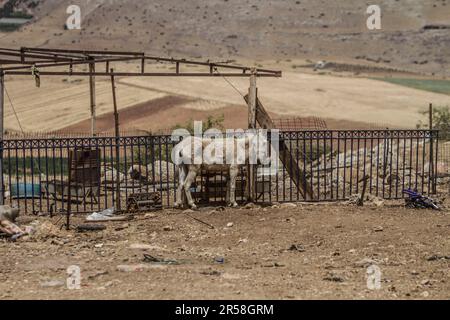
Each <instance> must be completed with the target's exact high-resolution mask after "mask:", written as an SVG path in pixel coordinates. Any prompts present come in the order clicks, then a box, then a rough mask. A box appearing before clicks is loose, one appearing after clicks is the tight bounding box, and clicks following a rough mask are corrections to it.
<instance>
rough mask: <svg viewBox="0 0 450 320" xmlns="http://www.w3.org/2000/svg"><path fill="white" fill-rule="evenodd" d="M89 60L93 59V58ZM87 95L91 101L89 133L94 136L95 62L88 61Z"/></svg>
mask: <svg viewBox="0 0 450 320" xmlns="http://www.w3.org/2000/svg"><path fill="white" fill-rule="evenodd" d="M90 60H92V61H94V59H93V58H90ZM89 73H90V75H89V97H90V103H91V135H92V136H93V137H95V135H96V124H95V122H96V101H95V76H94V75H93V73H95V62H91V63H89Z"/></svg>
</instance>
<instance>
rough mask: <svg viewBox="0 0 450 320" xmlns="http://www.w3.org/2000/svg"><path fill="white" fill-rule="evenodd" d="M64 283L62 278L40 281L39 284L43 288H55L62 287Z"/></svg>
mask: <svg viewBox="0 0 450 320" xmlns="http://www.w3.org/2000/svg"><path fill="white" fill-rule="evenodd" d="M65 284H66V283H65V282H64V281H62V280H50V281H45V282H41V283H40V285H41V287H43V288H56V287H63V286H64V285H65Z"/></svg>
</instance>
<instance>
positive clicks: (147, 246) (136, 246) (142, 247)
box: [129, 243, 168, 251]
mask: <svg viewBox="0 0 450 320" xmlns="http://www.w3.org/2000/svg"><path fill="white" fill-rule="evenodd" d="M129 248H130V249H131V250H143V251H145V250H153V251H168V250H167V249H164V248H162V247H160V246H156V245H151V244H145V243H134V244H132V245H130V247H129Z"/></svg>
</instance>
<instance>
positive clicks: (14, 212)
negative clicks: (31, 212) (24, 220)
mask: <svg viewBox="0 0 450 320" xmlns="http://www.w3.org/2000/svg"><path fill="white" fill-rule="evenodd" d="M19 213H20V210H19V209H18V208H13V207H10V206H0V220H4V219H6V220H8V221H10V222H16V219H17V218H18V217H19Z"/></svg>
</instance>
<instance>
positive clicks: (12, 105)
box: [3, 85, 42, 174]
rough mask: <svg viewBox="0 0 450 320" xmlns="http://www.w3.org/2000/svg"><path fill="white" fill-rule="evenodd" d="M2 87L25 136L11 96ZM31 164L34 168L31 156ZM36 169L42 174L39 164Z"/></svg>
mask: <svg viewBox="0 0 450 320" xmlns="http://www.w3.org/2000/svg"><path fill="white" fill-rule="evenodd" d="M3 88H4V89H5V93H6V97H8V100H9V104H10V105H11V108H12V110H13V112H14V115H15V117H16V119H17V123H18V124H19V127H20V131H22V135H23V136H25V131H24V130H23V127H22V124H21V123H20V119H19V116H18V115H17V112H16V108H14V104H13V103H12V100H11V97H10V96H9V93H8V90H6V86H5V85H3ZM31 164H32V166H33V168H36V166H35V163H34V158H33V157H32V158H31ZM37 170H38V171H39V174H42V171H41V169H40V168H39V165H38V166H37Z"/></svg>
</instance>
